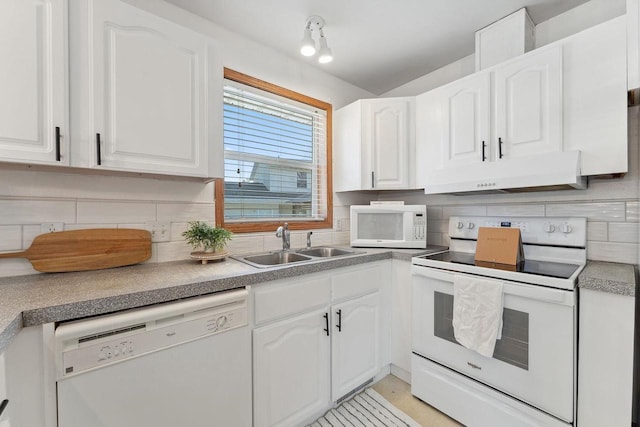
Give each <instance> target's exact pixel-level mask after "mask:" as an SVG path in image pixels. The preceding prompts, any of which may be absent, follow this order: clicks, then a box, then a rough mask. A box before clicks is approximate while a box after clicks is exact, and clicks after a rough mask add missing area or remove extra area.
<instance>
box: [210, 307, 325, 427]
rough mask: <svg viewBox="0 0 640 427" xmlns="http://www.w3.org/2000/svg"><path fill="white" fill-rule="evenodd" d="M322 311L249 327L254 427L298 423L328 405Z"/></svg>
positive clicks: (300, 423) (323, 312)
mask: <svg viewBox="0 0 640 427" xmlns="http://www.w3.org/2000/svg"><path fill="white" fill-rule="evenodd" d="M325 313H326V314H328V310H327V311H314V312H311V313H309V314H305V315H302V316H298V317H294V318H292V319H289V320H285V321H282V322H278V323H276V324H274V325H272V326H265V327H263V328H259V329H256V330H254V331H253V381H254V384H253V390H254V399H253V405H254V425H255V426H256V427H261V426H283V427H284V426H293V425H302V422H303V421H304V420H306V419H307V418H309V417H310V416H312V415H313V414H315V413H317V412H319V411H321V410H322V409H323V408H325V407H326V406H327V405H328V404H329V399H330V394H331V390H330V388H331V386H330V378H329V372H330V368H331V365H330V363H331V358H330V348H331V339H330V337H329V336H327V334H326V332H325V330H324V329H325V327H326V323H325V319H324V317H323V315H324V314H325ZM212 386H215V385H212Z"/></svg>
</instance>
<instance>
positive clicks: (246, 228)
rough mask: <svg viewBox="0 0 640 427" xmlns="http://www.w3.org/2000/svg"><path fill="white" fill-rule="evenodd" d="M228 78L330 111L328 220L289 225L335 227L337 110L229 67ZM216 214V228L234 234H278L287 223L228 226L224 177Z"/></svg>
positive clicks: (295, 227)
mask: <svg viewBox="0 0 640 427" xmlns="http://www.w3.org/2000/svg"><path fill="white" fill-rule="evenodd" d="M224 78H225V79H227V80H232V81H234V82H238V83H242V84H244V85H246V86H250V87H253V88H256V89H260V90H263V91H265V92H270V93H273V94H275V95H279V96H282V97H284V98H288V99H291V100H293V101H297V102H301V103H303V104H307V105H310V106H312V107H315V108H319V109H321V110H324V111H326V113H327V119H326V121H327V123H326V125H327V129H326V134H327V141H326V149H327V156H326V158H327V165H326V174H327V197H326V198H327V217H326V218H325V219H324V220H322V221H308V220H301V221H296V220H287V221H286V222H288V223H289V229H291V230H308V229H319V228H333V178H332V177H333V171H332V149H331V147H332V145H331V139H332V129H333V127H332V116H333V114H332V112H333V107H332V105H331V104H329V103H327V102H324V101H320V100H318V99H315V98H311V97H309V96H306V95H303V94H301V93H298V92H294V91H292V90H289V89H286V88H283V87H281V86H277V85H275V84H272V83H268V82H265V81H263V80H260V79H257V78H255V77H251V76H248V75H246V74H243V73H240V72H238V71H234V70H231V69H229V68H226V67H225V69H224ZM214 185H215V187H214V193H215V196H214V197H215V206H216V208H215V210H216V211H215V215H216V227H224V228H226V229H227V230H230V231H233V232H234V233H255V232H264V231H275V229H276V228H278V226H280V225H282V223H283V222H285V221H254V222H250V221H243V222H229V223H225V221H224V178H217V179H216V180H215V184H214Z"/></svg>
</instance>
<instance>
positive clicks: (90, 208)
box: [77, 200, 156, 224]
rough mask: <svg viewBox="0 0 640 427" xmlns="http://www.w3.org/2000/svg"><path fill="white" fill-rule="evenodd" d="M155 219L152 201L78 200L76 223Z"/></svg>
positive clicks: (126, 221)
mask: <svg viewBox="0 0 640 427" xmlns="http://www.w3.org/2000/svg"><path fill="white" fill-rule="evenodd" d="M155 220H156V204H155V203H152V202H113V201H83V200H79V201H78V220H77V223H78V224H95V223H115V224H118V223H131V222H147V221H155Z"/></svg>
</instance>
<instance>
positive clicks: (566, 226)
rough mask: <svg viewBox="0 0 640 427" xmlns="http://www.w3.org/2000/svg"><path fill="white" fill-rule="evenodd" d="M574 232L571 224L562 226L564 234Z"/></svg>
mask: <svg viewBox="0 0 640 427" xmlns="http://www.w3.org/2000/svg"><path fill="white" fill-rule="evenodd" d="M572 231H573V228H571V226H570V225H569V224H565V225H563V226H562V232H563V233H564V234H569V233H571V232H572Z"/></svg>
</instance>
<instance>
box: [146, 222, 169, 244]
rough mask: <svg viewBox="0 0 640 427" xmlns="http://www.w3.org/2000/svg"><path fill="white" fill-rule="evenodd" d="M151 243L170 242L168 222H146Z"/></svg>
mask: <svg viewBox="0 0 640 427" xmlns="http://www.w3.org/2000/svg"><path fill="white" fill-rule="evenodd" d="M147 229H148V230H149V231H150V232H151V241H152V242H168V241H169V240H171V224H169V223H168V222H148V223H147Z"/></svg>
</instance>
